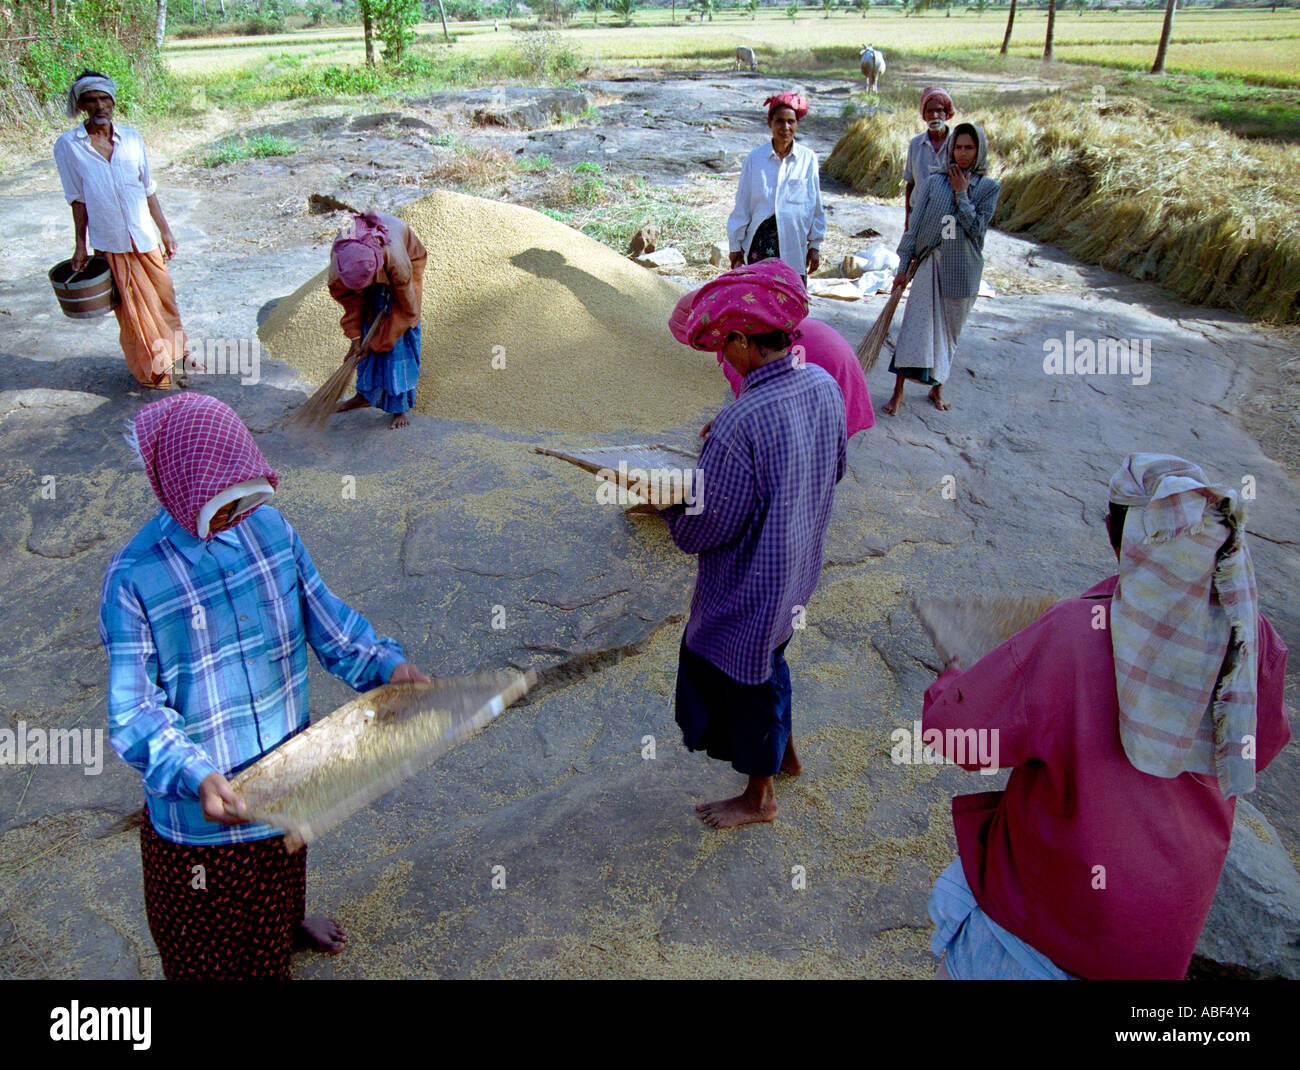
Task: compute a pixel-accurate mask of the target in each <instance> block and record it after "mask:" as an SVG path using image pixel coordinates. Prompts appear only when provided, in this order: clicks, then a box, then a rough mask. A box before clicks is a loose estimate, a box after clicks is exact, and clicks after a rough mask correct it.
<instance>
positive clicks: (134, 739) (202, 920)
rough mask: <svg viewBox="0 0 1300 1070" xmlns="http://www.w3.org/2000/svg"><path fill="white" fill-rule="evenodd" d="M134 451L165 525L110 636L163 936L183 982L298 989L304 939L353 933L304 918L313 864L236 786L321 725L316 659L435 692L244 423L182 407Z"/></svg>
mask: <svg viewBox="0 0 1300 1070" xmlns="http://www.w3.org/2000/svg"><path fill="white" fill-rule="evenodd" d="M128 437H129V440H130V441H131V442H132V445H133V446H134V447H135V449H136V451H137V454H138V456H139V458H140V460H141V462H142V464H143V465H144V469H145V472H146V474H147V475H148V477H149V482H150V484H151V485H152V487H153V490H154V493H155V494H156V495H157V497H158V499H159V501H160V502H161V503H162V509H160V510H159V512H158V514H157V515H156V516H155V517H154V518H153V519H152V520H151V521H150V522H149V523H148V524H146V525H145V526H144V528H142V529H141V531H140V533H139V534H138V535H136V537H135V538H134V539H132V540H131V542H130V544H128V546H127V547H126V549H124V550H122V551H121V552H120V553H118V554H117V555H116V556H114V558H113V559H112V561H111V562H109V566H108V574H107V575H106V576H105V578H104V588H103V596H102V601H101V605H100V615H99V626H100V638H101V640H102V641H103V643H104V647H105V649H106V650H107V652H108V661H109V669H108V672H109V678H108V717H109V740H110V742H111V743H112V744H113V748H114V749H115V750H116V751H117V752H118V754H119V755H120V756H121V757H122V759H123V760H124V761H126V762H128V763H130V764H131V765H132V766H133V767H134V768H136V769H137V770H139V772H140V773H141V774H142V776H143V778H144V787H145V802H146V818H145V821H144V823H143V825H142V826H141V830H140V854H141V860H142V863H143V869H144V896H145V912H146V914H147V916H148V919H149V931H150V932H151V933H152V934H153V938H154V942H155V943H156V944H157V946H158V952H159V954H160V955H161V956H162V965H163V973H164V974H165V975H166V977H167V978H168V979H169V980H174V979H181V978H184V979H196V980H197V979H212V980H217V979H250V978H287V977H288V976H289V956H290V952H291V950H292V947H293V944H294V942H295V940H296V941H298V942H299V943H305V944H307V945H314V946H317V947H320V948H324V949H326V950H328V951H333V952H338V951H341V950H343V943H344V939H345V938H344V934H343V930H342V928H341V926H339V925H338V923H337V922H334V921H331V920H330V919H327V918H322V917H315V918H310V919H305V918H304V915H305V913H306V911H305V906H306V888H307V884H306V880H307V859H306V850H305V849H304V850H300V851H298V852H296V853H295V854H293V855H289V854H287V853H286V852H285V849H284V846H283V837H282V836H281V835H280V833H279V832H278V831H277V830H276V829H274V828H272V827H271V826H269V825H265V824H258V823H251V822H249V821H247V820H246V819H245V818H244V817H243V816H241V813H240V812H241V811H242V810H243V809H244V806H243V803H242V801H241V800H240V799H239V798H238V796H237V795H236V794H235V793H234V792H233V791H232V790H231V788H230V784H229V780H228V779H227V778H229V777H231V776H233V775H234V774H235V773H237V772H239V771H240V770H242V769H243V768H245V767H246V766H249V765H251V764H252V763H253V762H255V761H257V760H258V759H259V758H261V757H262V756H263V755H265V754H266V753H268V752H269V751H271V750H274V749H275V748H276V747H278V746H279V745H280V744H281V743H283V742H284V741H285V740H287V739H288V738H290V737H291V736H293V735H296V734H297V733H298V732H300V731H302V730H303V729H305V728H306V727H307V726H308V723H309V717H308V706H307V698H308V696H307V648H308V647H309V646H310V647H311V648H312V649H313V650H314V651H315V652H316V656H317V658H318V659H319V660H320V662H321V664H322V665H324V666H325V667H326V668H327V669H328V670H329V671H330V672H332V673H333V674H334V675H336V676H338V677H339V678H340V679H342V680H344V681H346V682H347V683H348V684H349V685H351V686H352V687H353V688H355V689H356V690H358V691H364V690H368V689H370V688H372V687H376V686H378V685H380V684H382V683H385V682H388V683H400V682H402V681H418V682H426V681H427V680H428V677H426V676H424V675H423V674H422V673H420V672H419V671H418V670H417V669H416V668H415V667H414V666H413V665H411V664H410V663H409V662H407V661H405V660H404V659H403V655H402V650H401V647H400V646H398V644H397V643H396V642H394V641H393V640H392V639H379V638H377V637H376V636H375V632H374V629H373V628H371V626H370V625H369V624H368V623H367V622H366V621H365V619H364V618H362V617H361V616H360V615H359V614H358V613H357V612H356V611H355V610H353V609H351V608H350V607H348V606H347V605H345V604H344V603H343V602H341V601H340V600H339V599H338V598H337V597H335V596H334V595H333V594H332V593H331V592H330V591H329V589H328V588H327V587H326V586H325V584H324V583H323V582H322V581H321V578H320V576H319V574H318V573H317V572H316V568H315V566H314V565H313V564H312V560H311V558H310V556H308V554H307V551H306V549H305V548H304V547H303V545H302V541H301V540H300V539H299V538H298V535H297V533H296V532H295V531H294V530H293V528H292V527H290V526H289V524H288V522H287V521H286V520H285V519H284V517H282V516H281V515H280V514H279V513H278V512H277V511H276V510H275V509H273V508H271V507H270V506H264V503H265V502H266V501H267V500H268V499H270V498H271V496H272V495H273V494H274V493H275V488H276V487H277V485H278V477H277V476H276V473H275V472H274V471H273V470H272V469H271V467H270V466H269V465H268V464H267V462H266V459H265V458H264V457H263V456H262V453H261V451H260V450H259V449H258V448H257V445H256V443H254V441H253V438H252V436H251V435H250V434H249V433H248V430H247V429H246V428H245V427H244V425H243V424H242V423H241V422H240V420H239V417H238V416H236V415H235V413H234V412H233V411H232V410H231V409H230V408H229V407H228V406H226V405H225V404H223V403H222V402H220V401H218V400H216V399H215V398H211V397H206V396H203V395H198V394H181V395H177V396H174V397H169V398H164V399H163V400H161V401H157V402H155V403H153V404H152V405H147V406H145V408H143V409H142V410H141V411H140V413H139V414H138V415H137V416H136V418H135V421H134V423H133V425H132V429H131V433H130V435H129V436H128Z"/></svg>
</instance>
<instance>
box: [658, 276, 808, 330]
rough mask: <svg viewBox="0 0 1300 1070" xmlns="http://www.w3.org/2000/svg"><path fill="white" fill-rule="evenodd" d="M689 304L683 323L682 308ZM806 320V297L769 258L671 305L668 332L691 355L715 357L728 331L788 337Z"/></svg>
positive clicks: (797, 283)
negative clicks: (702, 353)
mask: <svg viewBox="0 0 1300 1070" xmlns="http://www.w3.org/2000/svg"><path fill="white" fill-rule="evenodd" d="M687 297H689V298H691V299H692V300H691V302H690V305H689V309H688V310H687V312H688V314H687V315H685V317H684V322H683V315H682V313H683V303H684V302H685V301H686V298H687ZM807 315H808V295H807V293H806V292H805V290H804V288H803V283H802V282H801V281H800V279H799V276H798V275H796V274H795V273H794V269H793V268H791V267H790V266H789V265H788V264H786V263H785V262H784V261H782V260H779V259H777V258H776V257H773V258H772V259H771V260H761V261H759V262H758V263H757V264H745V265H742V266H741V267H737V268H732V269H731V270H730V271H728V272H725V273H723V274H722V275H719V276H718V277H717V278H716V279H714V280H713V281H712V282H710V283H706V284H705V285H704V286H701V287H700V288H699V289H698V290H696V291H695V293H694V294H687V295H686V297H683V298H682V300H681V301H679V302H678V303H677V308H676V309H674V310H673V316H672V318H671V319H670V320H669V321H668V329H669V330H670V331H672V332H673V337H674V338H676V339H677V340H678V341H679V342H681V343H682V344H684V345H688V346H690V347H691V348H692V349H702V350H704V351H706V352H710V353H716V352H718V351H719V350H721V349H722V347H723V346H724V345H726V342H727V335H729V334H730V333H731V332H732V331H739V332H740V333H741V334H746V335H748V334H765V333H767V332H768V331H793V330H794V329H795V328H796V327H797V326H799V324H800V322H801V321H802V320H803V318H804V317H805V316H807Z"/></svg>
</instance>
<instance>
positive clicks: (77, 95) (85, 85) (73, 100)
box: [68, 74, 117, 119]
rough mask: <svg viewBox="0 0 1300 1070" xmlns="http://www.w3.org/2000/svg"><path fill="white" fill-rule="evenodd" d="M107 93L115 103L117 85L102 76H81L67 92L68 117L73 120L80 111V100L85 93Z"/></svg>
mask: <svg viewBox="0 0 1300 1070" xmlns="http://www.w3.org/2000/svg"><path fill="white" fill-rule="evenodd" d="M94 92H100V93H107V94H108V95H109V96H110V97H112V98H113V103H114V104H116V103H117V83H116V82H115V81H113V79H112V78H108V77H105V76H104V75H102V74H83V75H82V76H81V77H80V78H78V79H77V80H76V81H75V82H73V83H72V88H71V89H69V90H68V115H69V117H70V118H73V119H75V118H76V117H77V112H79V111H80V110H81V98H82V97H83V96H85V95H86V94H87V93H94Z"/></svg>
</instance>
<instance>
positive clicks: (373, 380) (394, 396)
mask: <svg viewBox="0 0 1300 1070" xmlns="http://www.w3.org/2000/svg"><path fill="white" fill-rule="evenodd" d="M392 305H393V292H392V290H390V289H389V288H388V287H387V286H372V287H371V288H370V290H369V291H367V294H366V307H365V311H364V312H363V313H362V317H361V333H362V335H364V334H365V333H366V331H368V330H369V329H370V325H371V324H372V323H373V322H374V321H375V318H376V317H378V316H380V315H383V314H384V313H386V312H388V310H389V309H390V308H392ZM419 379H420V325H419V324H418V323H417V324H416V325H415V326H414V327H411V328H410V329H409V330H408V331H407V332H406V333H405V334H403V335H402V336H401V337H400V338H399V339H398V340H397V344H396V345H395V346H393V348H392V349H390V350H389V351H388V352H387V353H372V354H370V356H368V357H366V358H365V359H364V360H362V361H361V362H360V363H358V364H357V393H358V394H360V395H361V396H362V397H363V398H365V399H366V400H367V401H368V402H370V404H371V405H373V406H374V407H375V408H376V409H381V410H382V411H384V412H390V413H398V412H406V411H408V410H409V409H412V408H414V407H415V384H416V383H417V382H419Z"/></svg>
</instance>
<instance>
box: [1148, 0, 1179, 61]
mask: <svg viewBox="0 0 1300 1070" xmlns="http://www.w3.org/2000/svg"><path fill="white" fill-rule="evenodd" d="M1177 6H1178V0H1168V3H1166V4H1165V24H1164V27H1163V28H1162V29H1161V31H1160V44H1158V45H1157V46H1156V61H1155V63H1153V64H1151V73H1152V74H1164V73H1165V53H1166V52H1168V51H1169V38H1170V37H1172V36H1173V33H1174V8H1176V7H1177Z"/></svg>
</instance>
